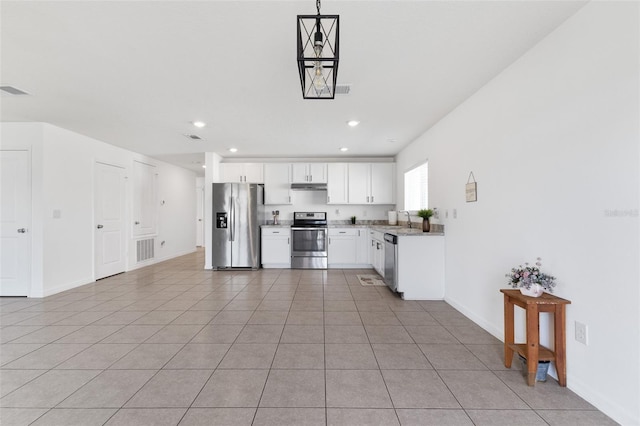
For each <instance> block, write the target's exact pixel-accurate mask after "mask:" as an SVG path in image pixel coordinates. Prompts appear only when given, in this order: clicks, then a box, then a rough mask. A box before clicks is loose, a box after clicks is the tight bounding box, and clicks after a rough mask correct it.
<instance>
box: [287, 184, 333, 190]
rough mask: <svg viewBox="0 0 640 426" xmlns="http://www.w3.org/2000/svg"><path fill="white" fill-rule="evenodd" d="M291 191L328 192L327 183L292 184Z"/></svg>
mask: <svg viewBox="0 0 640 426" xmlns="http://www.w3.org/2000/svg"><path fill="white" fill-rule="evenodd" d="M291 190H293V191H326V190H327V184H326V183H292V184H291Z"/></svg>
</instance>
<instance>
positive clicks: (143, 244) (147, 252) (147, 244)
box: [136, 238, 155, 262]
mask: <svg viewBox="0 0 640 426" xmlns="http://www.w3.org/2000/svg"><path fill="white" fill-rule="evenodd" d="M154 243H155V240H154V239H153V238H148V239H146V240H138V241H136V262H144V261H145V260H149V259H153V258H154V257H155V254H154V246H155V244H154Z"/></svg>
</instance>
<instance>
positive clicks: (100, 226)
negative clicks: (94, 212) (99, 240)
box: [96, 225, 104, 229]
mask: <svg viewBox="0 0 640 426" xmlns="http://www.w3.org/2000/svg"><path fill="white" fill-rule="evenodd" d="M96 228H98V229H102V228H104V226H102V225H98V226H97V227H96Z"/></svg>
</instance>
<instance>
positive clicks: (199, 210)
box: [196, 187, 204, 247]
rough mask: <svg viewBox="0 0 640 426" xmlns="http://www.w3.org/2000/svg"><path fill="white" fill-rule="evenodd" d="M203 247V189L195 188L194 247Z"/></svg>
mask: <svg viewBox="0 0 640 426" xmlns="http://www.w3.org/2000/svg"><path fill="white" fill-rule="evenodd" d="M203 245H204V188H201V187H200V188H196V246H198V247H202V246H203Z"/></svg>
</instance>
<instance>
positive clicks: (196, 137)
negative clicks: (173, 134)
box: [184, 135, 202, 141]
mask: <svg viewBox="0 0 640 426" xmlns="http://www.w3.org/2000/svg"><path fill="white" fill-rule="evenodd" d="M184 136H185V137H187V138H189V139H191V140H194V141H201V140H202V138H201V137H200V136H198V135H184Z"/></svg>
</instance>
